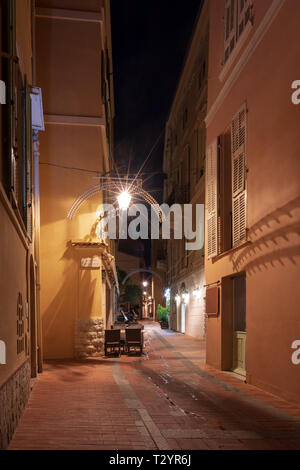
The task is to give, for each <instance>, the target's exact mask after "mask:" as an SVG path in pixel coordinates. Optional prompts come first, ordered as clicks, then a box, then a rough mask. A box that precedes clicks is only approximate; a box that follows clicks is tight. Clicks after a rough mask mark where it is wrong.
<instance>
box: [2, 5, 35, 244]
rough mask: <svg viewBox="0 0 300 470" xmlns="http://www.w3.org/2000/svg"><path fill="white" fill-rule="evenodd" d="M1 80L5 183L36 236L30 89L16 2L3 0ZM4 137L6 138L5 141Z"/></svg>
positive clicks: (29, 229)
mask: <svg viewBox="0 0 300 470" xmlns="http://www.w3.org/2000/svg"><path fill="white" fill-rule="evenodd" d="M0 21H1V34H0V52H1V55H0V73H1V76H0V78H1V79H3V81H5V84H6V104H5V105H1V108H0V111H1V123H0V126H1V129H0V135H1V170H0V175H1V181H2V183H3V185H4V187H5V189H6V192H7V195H8V197H9V199H10V201H11V204H12V205H13V207H14V209H15V210H16V213H17V215H18V217H19V220H21V221H22V222H23V224H24V228H25V229H26V231H27V233H28V234H29V236H30V237H31V236H32V207H31V206H32V119H31V97H30V91H31V89H30V87H29V86H28V84H27V81H26V76H25V77H23V76H22V73H21V69H20V66H19V63H18V58H17V57H16V5H15V0H11V1H9V2H8V1H4V0H0ZM2 136H3V138H2Z"/></svg>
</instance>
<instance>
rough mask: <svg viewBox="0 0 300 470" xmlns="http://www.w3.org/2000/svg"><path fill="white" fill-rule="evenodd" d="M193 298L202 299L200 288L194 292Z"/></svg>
mask: <svg viewBox="0 0 300 470" xmlns="http://www.w3.org/2000/svg"><path fill="white" fill-rule="evenodd" d="M193 296H194V297H195V298H196V299H197V300H199V299H200V297H201V289H199V287H197V289H195V290H193Z"/></svg>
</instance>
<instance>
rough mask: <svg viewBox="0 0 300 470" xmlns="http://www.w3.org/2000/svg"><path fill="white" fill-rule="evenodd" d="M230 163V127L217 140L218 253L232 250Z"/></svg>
mask: <svg viewBox="0 0 300 470" xmlns="http://www.w3.org/2000/svg"><path fill="white" fill-rule="evenodd" d="M231 168H232V163H231V129H230V127H229V128H228V129H227V130H226V131H225V132H224V134H222V135H221V136H220V137H219V139H218V172H219V175H218V185H219V194H218V196H219V212H218V225H219V227H218V235H219V253H223V252H225V251H228V250H230V249H231V248H232V169H231Z"/></svg>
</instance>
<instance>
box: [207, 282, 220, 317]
mask: <svg viewBox="0 0 300 470" xmlns="http://www.w3.org/2000/svg"><path fill="white" fill-rule="evenodd" d="M219 299H220V295H219V287H218V286H215V287H208V288H207V289H206V314H207V315H208V316H210V315H211V316H216V315H218V314H219Z"/></svg>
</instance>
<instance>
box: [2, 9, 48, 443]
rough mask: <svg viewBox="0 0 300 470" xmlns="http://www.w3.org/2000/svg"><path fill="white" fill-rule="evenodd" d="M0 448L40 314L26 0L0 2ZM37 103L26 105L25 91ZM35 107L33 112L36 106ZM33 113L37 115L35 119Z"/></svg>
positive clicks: (20, 393) (20, 397) (35, 343)
mask: <svg viewBox="0 0 300 470" xmlns="http://www.w3.org/2000/svg"><path fill="white" fill-rule="evenodd" d="M0 31H1V34H0V298H1V302H0V343H1V351H0V449H3V448H6V447H7V445H8V443H9V440H10V439H11V437H12V435H13V433H14V431H15V429H16V426H17V424H18V420H19V418H20V416H21V415H22V413H23V411H24V407H25V405H26V402H27V399H28V397H29V394H30V379H31V378H33V377H36V375H37V373H38V372H40V371H41V370H42V357H41V356H42V344H41V335H40V331H41V330H40V316H39V185H38V175H39V161H38V142H37V138H38V131H37V128H38V126H39V125H40V129H42V128H43V110H42V102H41V93H40V90H38V89H37V88H32V87H33V85H36V81H35V76H34V70H33V67H32V57H33V55H34V51H33V49H32V44H34V40H33V39H34V38H33V35H32V31H33V24H32V9H31V2H24V1H23V0H17V1H15V0H7V1H1V2H0ZM33 93H34V102H35V104H36V105H37V108H36V107H35V108H34V109H32V106H31V96H32V94H33ZM36 110H38V113H37V114H36ZM38 120H39V122H37V121H38Z"/></svg>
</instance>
